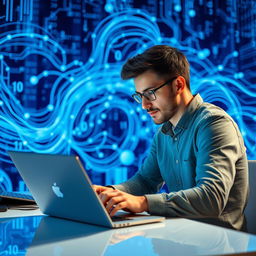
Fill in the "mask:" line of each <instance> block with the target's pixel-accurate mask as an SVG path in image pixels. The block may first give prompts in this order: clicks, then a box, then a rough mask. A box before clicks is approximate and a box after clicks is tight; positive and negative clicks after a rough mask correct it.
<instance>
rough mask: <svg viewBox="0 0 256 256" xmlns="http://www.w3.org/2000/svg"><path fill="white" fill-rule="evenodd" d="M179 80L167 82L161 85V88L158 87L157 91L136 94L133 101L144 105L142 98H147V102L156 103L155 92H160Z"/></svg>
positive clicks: (151, 90)
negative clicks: (164, 87)
mask: <svg viewBox="0 0 256 256" xmlns="http://www.w3.org/2000/svg"><path fill="white" fill-rule="evenodd" d="M176 78H177V76H175V77H173V78H171V79H169V80H167V81H166V82H164V83H163V84H161V85H160V86H158V87H157V88H155V89H150V90H146V91H145V92H143V93H140V92H136V93H134V94H133V95H132V97H133V99H134V100H135V101H136V102H138V103H142V96H143V97H145V98H146V99H147V100H149V101H154V100H156V94H155V92H156V91H157V90H159V89H160V88H162V87H163V86H165V85H167V84H169V83H171V82H173V81H174V80H175V79H176Z"/></svg>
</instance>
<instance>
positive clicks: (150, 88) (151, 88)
mask: <svg viewBox="0 0 256 256" xmlns="http://www.w3.org/2000/svg"><path fill="white" fill-rule="evenodd" d="M153 89H155V87H154V86H152V87H149V88H147V89H145V90H143V91H142V92H138V91H135V92H136V93H143V92H146V91H149V90H153Z"/></svg>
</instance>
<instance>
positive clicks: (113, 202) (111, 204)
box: [106, 196, 124, 213]
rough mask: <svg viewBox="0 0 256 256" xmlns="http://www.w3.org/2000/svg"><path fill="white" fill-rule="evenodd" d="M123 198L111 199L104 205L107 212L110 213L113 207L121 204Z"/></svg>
mask: <svg viewBox="0 0 256 256" xmlns="http://www.w3.org/2000/svg"><path fill="white" fill-rule="evenodd" d="M123 200H124V198H123V197H122V196H116V197H112V198H111V199H110V200H109V201H108V202H107V205H106V209H107V211H108V212H109V213H110V212H111V211H112V208H113V207H115V206H116V205H117V204H118V203H120V202H122V201H123Z"/></svg>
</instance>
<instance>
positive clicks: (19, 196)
mask: <svg viewBox="0 0 256 256" xmlns="http://www.w3.org/2000/svg"><path fill="white" fill-rule="evenodd" d="M0 197H2V198H8V199H14V200H24V201H31V202H32V201H33V202H34V201H35V200H34V198H33V197H32V196H31V195H27V194H23V193H19V192H9V191H1V192H0Z"/></svg>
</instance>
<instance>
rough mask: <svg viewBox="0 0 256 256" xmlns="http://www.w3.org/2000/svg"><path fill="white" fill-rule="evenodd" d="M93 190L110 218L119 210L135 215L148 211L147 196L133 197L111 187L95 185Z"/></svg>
mask: <svg viewBox="0 0 256 256" xmlns="http://www.w3.org/2000/svg"><path fill="white" fill-rule="evenodd" d="M93 188H94V190H95V191H96V192H97V194H98V195H99V198H100V200H101V201H102V203H103V204H104V205H105V207H106V209H107V212H108V213H109V215H110V216H114V215H115V213H116V212H117V211H118V210H124V211H128V212H133V213H139V212H144V211H148V203H147V199H146V197H145V196H133V195H131V194H128V193H125V192H122V191H120V190H114V189H112V188H109V187H102V186H95V185H94V186H93Z"/></svg>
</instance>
